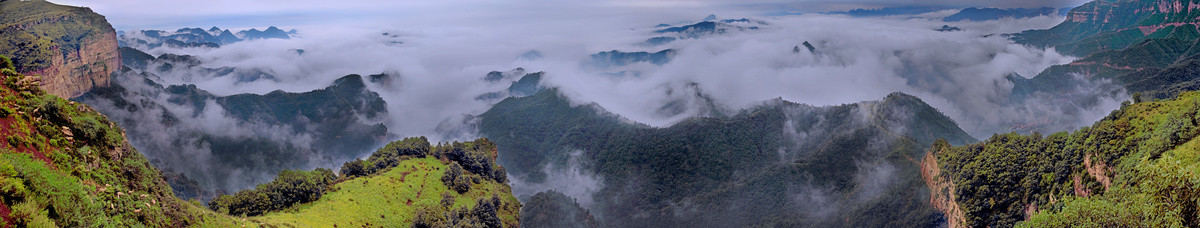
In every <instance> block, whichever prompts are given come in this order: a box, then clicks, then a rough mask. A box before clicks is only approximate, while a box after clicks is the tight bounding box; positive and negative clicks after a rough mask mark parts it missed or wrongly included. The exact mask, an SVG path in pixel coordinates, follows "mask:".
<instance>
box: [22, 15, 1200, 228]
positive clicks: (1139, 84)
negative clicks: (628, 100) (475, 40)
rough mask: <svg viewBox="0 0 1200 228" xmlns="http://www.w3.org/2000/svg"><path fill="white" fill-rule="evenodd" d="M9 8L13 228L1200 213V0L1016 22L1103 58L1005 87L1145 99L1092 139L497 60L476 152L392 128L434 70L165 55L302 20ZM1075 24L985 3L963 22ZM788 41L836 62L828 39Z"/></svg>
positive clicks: (942, 221)
mask: <svg viewBox="0 0 1200 228" xmlns="http://www.w3.org/2000/svg"><path fill="white" fill-rule="evenodd" d="M0 6H3V8H0V12H3V13H4V15H5V17H3V18H0V26H3V30H0V32H3V33H0V40H3V41H4V42H0V45H4V46H0V55H5V56H12V57H13V58H12V59H9V58H6V57H0V78H2V79H3V80H2V81H3V84H2V85H0V96H2V98H0V133H2V134H0V135H3V136H4V137H5V141H4V142H0V226H4V227H7V226H16V227H55V226H68V227H89V226H116V227H125V226H149V227H179V226H201V227H233V226H265V227H277V226H292V227H330V226H333V227H336V226H346V225H349V226H363V227H374V226H383V227H396V226H412V227H514V226H522V225H524V226H527V227H933V226H939V227H940V226H949V227H964V226H971V227H1013V226H1019V227H1072V226H1089V227H1140V226H1151V227H1196V226H1200V219H1197V218H1200V209H1198V208H1200V206H1198V205H1200V194H1198V193H1200V191H1198V190H1197V189H1196V188H1197V187H1196V186H1200V176H1197V175H1196V167H1198V166H1197V165H1196V162H1195V161H1196V160H1197V158H1198V157H1197V156H1200V154H1198V153H1197V151H1198V150H1200V140H1198V139H1197V137H1196V136H1198V135H1200V124H1197V123H1198V122H1200V115H1198V114H1197V110H1200V106H1198V105H1200V93H1198V92H1195V91H1194V90H1197V89H1198V88H1200V81H1197V74H1196V72H1195V70H1194V69H1197V67H1200V46H1198V45H1200V30H1197V27H1196V26H1197V23H1198V21H1200V19H1197V18H1198V17H1197V13H1196V12H1198V11H1197V10H1200V7H1194V6H1197V4H1196V3H1193V2H1191V1H1181V0H1158V1H1138V0H1122V1H1104V0H1100V1H1093V2H1089V3H1087V4H1084V5H1082V6H1079V7H1076V8H1073V9H1071V10H1070V11H1069V12H1066V18H1067V20H1066V21H1065V22H1062V23H1061V24H1059V25H1057V26H1054V27H1053V28H1049V29H1045V30H1030V31H1024V32H1021V33H1017V34H1010V35H1006V37H1008V38H1011V39H1012V40H1013V41H1014V42H1017V43H1019V44H1023V45H1028V46H1032V47H1040V48H1053V49H1052V50H1057V51H1060V52H1063V53H1066V54H1069V55H1073V56H1077V57H1078V58H1077V59H1076V60H1074V61H1072V62H1071V63H1068V64H1063V65H1057V66H1051V67H1049V68H1047V69H1046V70H1044V71H1042V72H1040V73H1038V74H1037V75H1024V76H1023V75H1016V74H1015V73H1014V74H1011V75H1009V76H1007V77H1004V78H1003V79H1002V80H1006V81H1007V82H1008V83H1011V84H1012V93H1011V96H1012V97H1011V99H1012V100H1013V101H1014V102H1019V101H1021V100H1022V99H1026V98H1028V97H1032V96H1053V97H1060V98H1061V100H1060V101H1063V102H1077V103H1085V104H1087V103H1095V102H1097V101H1095V100H1096V98H1095V97H1090V98H1089V97H1081V96H1082V95H1080V93H1077V92H1076V91H1079V90H1080V89H1089V90H1101V91H1103V93H1107V94H1116V95H1121V94H1125V93H1128V94H1130V95H1129V98H1130V101H1126V102H1125V103H1123V104H1121V106H1120V108H1119V109H1116V110H1113V111H1112V112H1111V114H1109V115H1107V116H1106V117H1104V118H1103V119H1101V120H1099V121H1097V122H1095V123H1094V124H1092V125H1091V126H1087V127H1082V128H1080V129H1077V130H1073V131H1068V132H1059V133H1052V134H1049V135H1043V134H1042V133H1040V132H1029V133H1025V132H1014V133H1000V134H995V135H992V136H991V137H989V138H987V139H984V140H982V141H980V140H978V139H976V138H973V137H971V136H970V135H968V134H967V133H966V132H965V131H964V130H963V129H962V128H960V127H959V124H963V123H957V122H955V121H954V120H952V119H951V118H950V117H948V116H947V115H946V114H944V113H943V112H942V111H939V110H938V109H936V108H934V107H933V106H931V105H930V103H926V100H923V99H921V98H919V97H917V96H914V95H910V94H906V93H900V92H896V93H891V94H889V95H887V96H885V97H882V98H879V99H878V100H871V101H859V102H852V103H847V104H841V105H827V106H813V105H808V104H802V103H796V102H792V101H788V100H784V99H782V98H779V99H771V100H763V101H760V102H758V103H757V105H753V106H751V107H749V108H745V109H741V110H727V109H725V108H722V107H720V106H719V105H717V103H716V102H715V101H714V99H712V96H713V95H712V94H709V93H705V92H704V91H702V90H700V89H698V86H697V85H695V84H691V85H688V86H690V87H687V88H691V89H690V90H682V92H680V91H674V92H678V93H680V94H683V95H681V96H686V97H689V98H695V99H692V100H684V101H673V102H665V103H664V104H661V105H659V106H655V107H649V108H650V109H653V110H652V111H655V112H658V113H667V114H672V115H674V114H679V113H682V112H684V110H687V109H689V108H697V107H698V108H697V109H701V110H703V111H700V112H698V113H699V114H697V116H694V117H690V118H685V119H683V120H680V121H677V122H673V123H671V124H668V125H665V126H651V125H647V124H643V123H638V122H636V121H633V120H630V119H627V117H623V116H621V115H619V114H617V113H615V112H610V111H609V110H605V108H604V107H602V106H601V105H599V104H597V103H589V102H579V101H578V100H573V99H572V98H571V97H570V95H572V93H571V91H568V89H569V88H567V87H561V86H555V85H554V84H553V83H546V82H545V81H546V80H551V79H554V80H561V79H560V78H549V77H550V76H548V75H549V74H552V73H554V72H543V71H538V72H526V70H525V68H516V69H513V70H511V71H507V72H501V71H493V72H489V73H486V74H481V75H482V76H483V77H481V79H479V80H482V83H490V84H488V85H489V87H488V88H489V89H492V90H489V92H486V93H482V94H479V95H478V96H476V95H474V94H469V96H468V99H470V98H471V97H473V98H474V100H475V101H479V102H481V103H487V104H488V106H487V107H486V109H484V110H481V112H480V113H477V115H470V116H467V117H463V118H464V119H466V120H464V121H463V122H464V123H465V124H464V125H465V126H466V127H464V129H466V130H462V131H455V132H453V133H455V134H459V133H461V134H460V135H469V136H471V137H470V138H472V139H473V140H469V141H464V142H458V141H454V142H430V141H429V139H428V138H425V137H408V136H399V135H395V134H394V133H393V132H389V129H388V127H387V126H385V125H384V124H383V122H384V121H385V120H386V119H387V118H390V115H389V114H388V113H389V111H395V110H388V107H389V106H388V104H387V102H386V101H385V100H384V97H383V96H382V95H381V93H380V92H377V91H373V89H374V88H379V86H381V85H384V84H387V83H404V80H411V79H409V78H403V77H401V76H399V75H398V74H390V73H385V74H376V75H369V76H365V77H364V76H360V75H357V74H350V75H345V76H341V77H337V78H335V79H332V80H329V81H321V82H314V83H324V84H325V85H326V86H324V87H322V88H319V89H315V90H311V91H299V92H287V91H283V90H277V91H274V92H269V93H264V94H231V95H217V94H214V93H213V92H210V91H206V90H204V89H201V88H200V87H198V86H197V85H195V84H187V83H169V82H167V78H166V77H174V76H178V75H177V74H179V73H180V72H186V73H187V76H190V77H207V78H217V79H227V80H230V81H234V82H236V83H254V82H266V81H277V80H278V78H276V77H275V75H272V72H268V71H262V70H255V69H239V68H234V67H215V68H214V67H213V66H210V65H207V64H205V62H203V60H201V59H200V58H197V57H195V56H190V55H183V54H170V53H168V54H160V55H158V56H153V55H151V54H148V53H147V52H146V50H149V49H154V48H161V47H166V48H168V49H170V48H176V49H178V48H194V47H207V48H221V47H222V45H228V44H232V43H236V42H241V41H245V40H255V39H289V38H292V37H293V36H294V35H295V31H294V30H293V31H291V32H287V31H283V30H282V29H279V28H277V27H274V26H272V27H269V28H267V29H265V30H261V31H260V30H257V29H249V30H245V31H241V32H236V33H234V32H232V31H230V30H227V29H220V28H217V27H213V28H210V29H208V30H204V29H200V28H184V29H179V30H176V31H175V32H166V31H157V30H145V31H137V32H132V33H126V34H123V35H120V44H119V45H118V41H117V33H116V32H114V31H113V29H112V28H111V25H109V24H108V22H106V21H105V20H104V17H103V16H100V15H98V14H96V13H94V12H92V11H91V10H90V9H87V8H79V7H68V6H60V5H55V4H52V3H49V2H45V1H43V0H31V1H11V0H8V1H0ZM937 10H940V9H936V8H920V7H916V8H913V7H910V8H893V9H887V8H885V9H879V10H852V11H849V12H848V14H851V15H855V16H886V15H898V14H919V13H928V12H934V11H937ZM1059 13H1061V11H1059V10H1056V9H1053V8H1040V9H991V8H984V9H979V8H968V9H963V10H960V11H959V12H958V13H957V14H954V15H951V16H947V17H945V18H942V20H945V21H962V20H967V21H985V20H996V19H1000V18H1009V17H1012V18H1023V17H1033V16H1042V15H1054V14H1059ZM765 25H768V23H766V22H765V21H760V20H753V19H724V20H722V19H720V18H717V17H716V16H715V15H710V16H709V17H708V18H705V19H704V20H703V21H702V22H695V23H691V22H688V23H681V24H680V25H672V24H662V25H659V26H656V27H655V28H654V29H653V30H652V31H649V32H647V33H649V34H650V37H652V38H650V39H649V40H646V41H644V42H642V43H640V44H638V45H637V46H638V47H642V48H653V47H654V46H656V45H675V44H672V42H676V41H680V40H689V39H705V38H708V37H716V36H722V35H724V34H728V33H731V32H753V31H761V30H760V29H763V28H760V27H759V26H765ZM943 28H946V29H947V30H949V28H951V27H949V26H946V27H943ZM31 31H32V32H31ZM941 34H949V33H941ZM384 35H385V36H387V35H388V34H386V33H385V34H384ZM643 38H644V37H643ZM641 39H642V38H638V39H637V40H641ZM1018 46H1019V45H1018ZM821 47H822V48H825V46H821ZM784 48H790V49H791V50H792V52H793V53H800V52H803V51H804V50H807V51H808V52H809V53H811V54H813V55H818V54H820V53H823V50H817V49H816V47H815V46H813V45H811V44H810V43H808V42H804V44H803V47H802V46H800V45H796V46H792V45H787V46H786V47H784ZM603 50H608V49H603ZM679 52H680V51H679V49H676V48H674V47H672V48H668V49H662V48H657V49H653V50H650V51H620V50H612V51H602V52H599V53H595V54H591V55H587V56H586V58H584V60H583V61H582V65H583V66H584V67H591V68H593V69H595V70H599V71H600V72H601V73H605V74H606V75H612V76H614V77H613V78H614V80H625V79H629V78H625V76H631V75H632V76H633V77H632V78H637V77H641V76H640V72H637V71H636V70H628V69H627V68H628V67H629V66H638V65H647V66H649V65H656V66H658V65H666V64H669V63H670V62H671V61H672V59H673V58H674V57H676V55H678V54H679ZM784 52H786V51H784ZM531 53H532V52H531ZM587 53H590V52H587ZM296 54H303V51H302V50H298V51H297V53H296ZM538 56H541V55H540V54H538ZM548 56H549V55H548ZM610 71H618V72H610ZM481 73H482V72H481ZM1025 76H1033V77H1032V78H1026V77H1025ZM509 82H511V84H510V83H509ZM1003 82H1004V81H999V82H996V83H1003ZM501 83H503V84H501ZM455 89H456V88H455ZM931 103H933V102H931ZM395 121H404V120H395ZM440 128H441V126H440V125H439V131H440V130H443V129H440ZM472 130H475V131H472ZM477 136H482V137H484V138H477V139H476V138H475V137H477ZM394 139H399V140H394ZM330 167H332V168H330Z"/></svg>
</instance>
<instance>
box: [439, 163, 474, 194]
mask: <svg viewBox="0 0 1200 228" xmlns="http://www.w3.org/2000/svg"><path fill="white" fill-rule="evenodd" d="M442 183H444V184H446V187H449V188H450V189H452V190H454V191H455V192H458V193H459V194H462V193H466V192H467V191H470V190H471V177H469V176H467V175H466V174H465V173H463V169H462V167H460V166H458V164H450V166H449V167H447V168H446V172H445V173H443V174H442Z"/></svg>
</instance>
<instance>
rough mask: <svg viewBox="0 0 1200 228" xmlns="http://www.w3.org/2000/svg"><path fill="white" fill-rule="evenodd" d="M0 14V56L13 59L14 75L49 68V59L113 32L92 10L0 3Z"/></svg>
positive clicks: (37, 0)
mask: <svg viewBox="0 0 1200 228" xmlns="http://www.w3.org/2000/svg"><path fill="white" fill-rule="evenodd" d="M0 14H2V15H4V16H2V17H0V55H4V56H12V60H13V63H14V64H16V69H17V72H31V71H34V70H39V69H44V68H46V67H49V66H50V65H51V58H52V57H53V56H52V55H54V54H62V55H66V54H67V53H69V52H74V51H78V50H79V49H80V45H82V43H84V42H85V39H89V38H92V37H98V36H100V34H103V33H111V32H113V29H112V25H109V24H108V21H107V20H105V19H104V16H101V15H99V14H96V13H94V12H92V10H91V9H88V8H83V7H72V6H64V5H56V4H47V3H46V1H45V0H34V1H19V0H11V1H8V0H5V1H0ZM59 50H61V51H59Z"/></svg>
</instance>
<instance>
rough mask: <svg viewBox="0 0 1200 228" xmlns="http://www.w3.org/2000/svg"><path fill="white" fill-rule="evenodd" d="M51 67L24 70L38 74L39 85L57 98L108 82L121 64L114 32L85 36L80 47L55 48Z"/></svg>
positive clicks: (69, 95) (79, 92) (85, 90)
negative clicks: (39, 78) (39, 76)
mask: <svg viewBox="0 0 1200 228" xmlns="http://www.w3.org/2000/svg"><path fill="white" fill-rule="evenodd" d="M54 50H57V51H58V52H59V53H55V54H54V55H52V56H53V57H52V58H51V66H50V67H48V68H45V69H41V70H39V71H33V72H25V74H28V75H41V76H42V77H41V80H42V82H41V87H42V89H43V90H46V92H48V93H50V94H54V95H57V96H60V97H76V96H79V95H81V94H83V93H85V92H87V91H88V90H91V89H92V88H93V87H97V86H104V85H108V82H109V79H110V78H111V75H112V73H113V72H114V71H116V70H117V69H119V68H120V67H121V57H120V56H119V54H118V52H117V33H116V32H115V31H112V28H111V27H110V28H109V31H108V32H106V33H104V34H97V35H95V36H93V37H89V38H85V40H83V41H82V42H81V43H80V44H79V49H74V50H72V49H69V48H62V47H60V48H57V49H54Z"/></svg>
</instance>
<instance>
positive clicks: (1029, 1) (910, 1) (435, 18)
mask: <svg viewBox="0 0 1200 228" xmlns="http://www.w3.org/2000/svg"><path fill="white" fill-rule="evenodd" d="M51 1H52V2H55V3H59V4H67V5H76V6H86V7H90V8H92V9H93V10H95V11H97V12H99V13H101V14H103V15H105V16H107V17H108V20H109V21H110V22H111V23H112V24H113V26H114V27H116V28H117V29H118V30H129V29H149V28H153V29H174V28H179V27H185V26H187V27H205V28H207V27H210V26H222V27H234V28H242V27H265V26H267V25H279V26H301V25H328V24H346V23H353V24H361V25H364V26H372V25H376V24H383V25H391V26H396V25H402V26H403V25H464V24H472V23H478V22H490V23H505V22H523V21H528V20H544V19H555V20H560V19H581V20H587V19H595V18H623V19H625V20H636V21H642V22H644V23H657V22H658V21H653V20H669V19H673V20H680V19H681V18H693V17H696V18H700V17H703V16H705V15H707V14H709V13H713V14H718V15H722V16H726V15H727V16H739V17H744V16H754V15H760V14H769V13H777V12H826V11H840V10H848V9H857V8H879V7H887V6H941V7H955V8H961V7H1001V8H1012V7H1043V6H1048V7H1071V6H1077V5H1080V4H1082V3H1084V2H1086V1H1084V0H1051V1H1043V0H1006V1H995V0H849V1H834V0H790V1H785V0H591V1H576V0H570V1H566V0H439V1H392V0H348V1H327V0H209V1H174V0H171V1H164V0H119V1H96V0H51Z"/></svg>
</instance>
